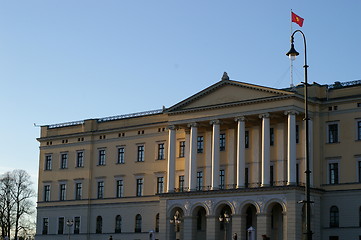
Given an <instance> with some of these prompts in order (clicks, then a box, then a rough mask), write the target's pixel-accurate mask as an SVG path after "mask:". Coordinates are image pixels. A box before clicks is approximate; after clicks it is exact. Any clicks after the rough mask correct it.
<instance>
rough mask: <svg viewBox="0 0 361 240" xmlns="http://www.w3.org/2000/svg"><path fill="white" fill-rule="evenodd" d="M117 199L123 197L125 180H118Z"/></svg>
mask: <svg viewBox="0 0 361 240" xmlns="http://www.w3.org/2000/svg"><path fill="white" fill-rule="evenodd" d="M116 195H117V198H121V197H123V180H122V179H120V180H117V193H116Z"/></svg>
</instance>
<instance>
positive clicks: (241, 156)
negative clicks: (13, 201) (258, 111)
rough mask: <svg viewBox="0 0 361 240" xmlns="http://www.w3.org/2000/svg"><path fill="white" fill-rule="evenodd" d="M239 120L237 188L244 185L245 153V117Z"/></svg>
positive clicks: (237, 119)
mask: <svg viewBox="0 0 361 240" xmlns="http://www.w3.org/2000/svg"><path fill="white" fill-rule="evenodd" d="M235 121H237V125H238V127H237V188H243V187H244V177H245V176H244V171H245V164H246V155H245V122H244V121H245V117H243V116H242V117H238V118H235Z"/></svg>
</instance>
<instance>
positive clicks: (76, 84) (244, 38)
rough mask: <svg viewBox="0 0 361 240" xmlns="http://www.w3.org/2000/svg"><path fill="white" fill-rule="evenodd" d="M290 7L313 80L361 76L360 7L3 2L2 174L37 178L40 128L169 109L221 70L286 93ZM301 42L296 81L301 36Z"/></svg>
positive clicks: (198, 0)
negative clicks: (23, 173) (301, 20)
mask: <svg viewBox="0 0 361 240" xmlns="http://www.w3.org/2000/svg"><path fill="white" fill-rule="evenodd" d="M291 9H293V11H294V12H295V13H296V14H298V15H299V16H301V17H303V18H304V19H305V22H304V26H303V27H302V28H300V29H301V30H302V31H303V32H304V33H305V35H306V38H307V54H308V64H309V66H310V68H309V82H318V83H320V84H331V83H333V82H335V81H341V82H343V81H353V80H360V79H361V60H360V54H361V44H360V43H361V27H360V23H361V20H360V18H359V17H360V12H361V1H359V0H348V1H339V0H337V1H336V0H329V1H311V0H302V1H300V0H298V1H286V0H275V1H269V0H254V1H243V0H223V1H220V0H153V1H149V0H103V1H99V0H96V1H95V0H76V1H74V0H62V1H60V0H31V1H25V0H23V1H4V0H2V1H0V82H1V85H0V86H1V88H0V89H1V94H0V104H1V111H2V114H1V115H2V117H1V118H0V128H1V129H0V132H1V137H0V146H1V151H0V174H1V173H4V172H5V171H7V170H11V169H16V168H21V169H25V170H27V171H28V172H29V173H30V174H31V175H32V176H33V179H34V181H36V176H37V171H38V154H39V149H38V146H39V144H38V142H37V141H36V138H37V137H39V134H40V129H39V128H38V127H34V126H33V124H34V123H36V124H38V125H46V124H53V123H61V122H69V121H76V120H83V119H89V118H99V117H107V116H114V115H120V114H126V113H133V112H139V111H147V110H153V109H160V108H162V106H163V105H164V106H166V107H170V106H172V105H174V104H176V103H177V102H179V101H181V100H183V99H185V98H187V97H189V96H191V95H193V94H195V93H196V92H198V91H200V90H202V89H204V88H206V87H208V86H210V85H212V84H214V83H216V82H217V81H219V80H220V78H221V76H222V74H223V72H224V71H226V72H228V74H229V76H230V78H231V79H233V80H238V81H242V82H248V83H253V84H258V85H265V86H269V87H274V88H285V87H288V86H289V84H290V67H289V66H290V62H289V60H288V58H287V57H286V56H285V53H286V52H287V51H288V50H289V48H290V43H289V39H290V34H291V29H290V28H291V24H290V10H291ZM298 28H299V27H298V26H297V25H296V24H293V30H295V29H298ZM295 47H296V49H297V50H298V51H299V52H300V55H301V56H300V57H299V58H298V59H297V60H296V61H295V63H294V83H295V84H297V83H299V82H301V81H302V80H303V68H302V66H303V51H304V49H303V41H302V38H301V35H296V38H295ZM34 186H36V184H35V185H34Z"/></svg>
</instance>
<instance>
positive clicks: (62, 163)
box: [60, 153, 68, 169]
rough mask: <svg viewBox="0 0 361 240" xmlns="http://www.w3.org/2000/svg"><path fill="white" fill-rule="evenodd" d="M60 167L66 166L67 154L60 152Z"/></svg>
mask: <svg viewBox="0 0 361 240" xmlns="http://www.w3.org/2000/svg"><path fill="white" fill-rule="evenodd" d="M60 168H61V169H65V168H68V154H67V153H62V154H61V155H60Z"/></svg>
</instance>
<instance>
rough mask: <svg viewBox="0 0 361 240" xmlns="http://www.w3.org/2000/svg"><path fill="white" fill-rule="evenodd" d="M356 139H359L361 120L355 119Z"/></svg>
mask: <svg viewBox="0 0 361 240" xmlns="http://www.w3.org/2000/svg"><path fill="white" fill-rule="evenodd" d="M356 139H357V140H361V120H358V121H357V138H356Z"/></svg>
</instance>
